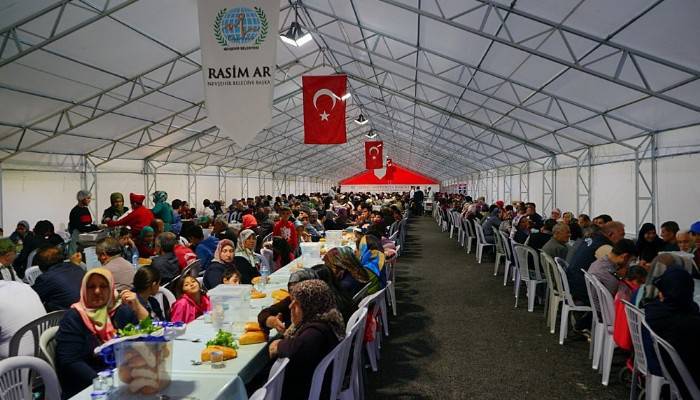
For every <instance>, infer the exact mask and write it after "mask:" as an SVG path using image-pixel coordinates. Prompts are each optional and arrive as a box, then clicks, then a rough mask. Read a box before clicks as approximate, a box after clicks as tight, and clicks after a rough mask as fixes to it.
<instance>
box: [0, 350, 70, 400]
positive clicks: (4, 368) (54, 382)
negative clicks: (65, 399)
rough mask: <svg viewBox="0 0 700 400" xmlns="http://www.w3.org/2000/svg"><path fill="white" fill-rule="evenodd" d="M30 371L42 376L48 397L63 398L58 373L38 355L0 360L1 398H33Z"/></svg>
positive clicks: (12, 399)
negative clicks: (37, 356)
mask: <svg viewBox="0 0 700 400" xmlns="http://www.w3.org/2000/svg"><path fill="white" fill-rule="evenodd" d="M30 371H35V372H36V373H38V375H39V376H40V377H41V380H42V382H43V383H44V393H45V395H44V397H45V398H46V399H60V398H61V387H60V386H59V384H58V378H57V377H56V373H55V372H54V370H53V369H52V368H51V366H50V365H49V364H48V363H47V362H46V361H44V360H42V359H40V358H36V357H29V356H15V357H10V358H6V359H4V360H0V399H2V400H26V399H31V398H32V383H31V380H30V376H31V374H30Z"/></svg>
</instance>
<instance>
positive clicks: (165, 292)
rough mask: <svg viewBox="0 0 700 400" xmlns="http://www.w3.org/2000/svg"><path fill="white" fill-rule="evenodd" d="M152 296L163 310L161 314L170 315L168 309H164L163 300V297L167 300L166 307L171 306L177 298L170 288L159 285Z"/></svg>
mask: <svg viewBox="0 0 700 400" xmlns="http://www.w3.org/2000/svg"><path fill="white" fill-rule="evenodd" d="M200 285H201V284H200ZM153 297H154V298H155V299H156V300H157V301H158V304H159V305H160V309H161V310H163V314H164V315H170V310H166V307H165V302H164V301H163V298H165V299H166V300H168V307H167V308H170V307H172V306H173V304H175V302H176V301H177V298H175V295H174V294H173V292H171V291H170V289H167V288H165V287H163V286H161V287H159V288H158V293H156V295H155V296H153Z"/></svg>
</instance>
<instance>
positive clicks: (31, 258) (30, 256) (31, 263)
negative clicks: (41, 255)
mask: <svg viewBox="0 0 700 400" xmlns="http://www.w3.org/2000/svg"><path fill="white" fill-rule="evenodd" d="M38 252H39V249H34V250H32V251H30V252H29V254H28V255H27V264H26V269H29V268H31V267H32V266H34V257H36V253H38ZM25 273H26V272H25Z"/></svg>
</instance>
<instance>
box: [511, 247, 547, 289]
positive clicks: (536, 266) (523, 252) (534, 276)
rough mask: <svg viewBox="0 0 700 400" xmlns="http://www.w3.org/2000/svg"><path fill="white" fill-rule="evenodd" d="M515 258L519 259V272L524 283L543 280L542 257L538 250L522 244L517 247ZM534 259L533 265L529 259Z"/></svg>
mask: <svg viewBox="0 0 700 400" xmlns="http://www.w3.org/2000/svg"><path fill="white" fill-rule="evenodd" d="M515 256H516V258H517V259H518V270H519V271H520V279H522V280H524V281H530V280H537V281H540V280H542V278H543V274H542V268H540V256H539V255H538V254H537V250H535V249H533V248H532V247H529V246H525V245H522V244H516V245H515ZM528 256H530V257H532V265H530V262H529V261H528V258H530V257H528Z"/></svg>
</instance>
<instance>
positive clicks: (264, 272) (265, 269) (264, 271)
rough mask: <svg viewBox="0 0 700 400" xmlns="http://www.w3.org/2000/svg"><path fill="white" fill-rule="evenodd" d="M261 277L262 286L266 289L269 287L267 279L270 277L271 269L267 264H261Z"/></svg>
mask: <svg viewBox="0 0 700 400" xmlns="http://www.w3.org/2000/svg"><path fill="white" fill-rule="evenodd" d="M260 276H261V279H260V286H261V287H262V288H265V286H266V285H267V279H268V277H269V276H270V267H269V266H268V265H267V264H265V263H262V264H260Z"/></svg>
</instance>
